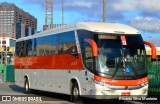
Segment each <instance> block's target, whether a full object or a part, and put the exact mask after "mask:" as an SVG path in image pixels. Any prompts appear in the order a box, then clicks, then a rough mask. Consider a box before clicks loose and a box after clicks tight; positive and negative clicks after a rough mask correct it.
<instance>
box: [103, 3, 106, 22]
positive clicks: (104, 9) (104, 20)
mask: <svg viewBox="0 0 160 104" xmlns="http://www.w3.org/2000/svg"><path fill="white" fill-rule="evenodd" d="M103 22H106V0H103Z"/></svg>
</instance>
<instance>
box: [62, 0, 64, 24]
mask: <svg viewBox="0 0 160 104" xmlns="http://www.w3.org/2000/svg"><path fill="white" fill-rule="evenodd" d="M63 25H64V0H62V26H63Z"/></svg>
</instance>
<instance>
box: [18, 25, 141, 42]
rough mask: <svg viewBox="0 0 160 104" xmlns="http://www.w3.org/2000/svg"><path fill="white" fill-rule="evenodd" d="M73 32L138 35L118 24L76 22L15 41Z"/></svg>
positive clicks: (136, 31) (133, 29)
mask: <svg viewBox="0 0 160 104" xmlns="http://www.w3.org/2000/svg"><path fill="white" fill-rule="evenodd" d="M73 30H88V31H92V32H99V33H114V34H128V35H129V34H135V35H136V34H140V33H139V31H138V30H136V29H135V28H133V27H130V26H127V25H123V24H118V23H105V22H77V23H75V24H70V25H65V26H62V27H58V28H53V29H49V30H46V31H43V32H40V33H36V34H34V35H31V36H27V37H23V38H20V39H17V41H22V40H27V39H32V38H35V37H42V36H47V35H51V34H56V33H62V32H67V31H73Z"/></svg>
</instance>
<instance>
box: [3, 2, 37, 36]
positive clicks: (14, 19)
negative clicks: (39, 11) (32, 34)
mask: <svg viewBox="0 0 160 104" xmlns="http://www.w3.org/2000/svg"><path fill="white" fill-rule="evenodd" d="M17 24H18V25H19V24H24V26H23V27H24V36H27V35H28V34H25V33H27V32H28V28H31V29H32V31H33V30H37V19H36V18H35V17H33V16H32V15H30V14H29V13H27V12H25V11H23V10H22V9H20V8H18V7H17V6H16V5H15V4H12V3H7V2H3V3H0V35H1V37H2V36H7V37H12V38H15V39H17V38H19V37H20V36H17V35H16V32H17V34H18V35H19V34H21V33H22V32H20V31H17V30H19V26H17ZM21 27H22V26H21ZM21 29H22V28H20V30H21ZM21 35H22V34H21Z"/></svg>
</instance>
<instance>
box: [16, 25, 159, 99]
mask: <svg viewBox="0 0 160 104" xmlns="http://www.w3.org/2000/svg"><path fill="white" fill-rule="evenodd" d="M144 44H146V45H149V46H150V47H151V49H152V58H153V59H154V58H155V57H156V51H155V47H154V45H153V44H151V43H149V42H146V41H143V39H142V37H141V34H140V33H139V31H138V30H136V29H134V28H132V27H130V26H127V25H122V24H116V23H103V22H78V23H75V24H71V25H66V26H63V27H59V28H53V29H50V30H46V31H44V32H41V33H36V34H34V35H32V36H28V37H23V38H20V39H17V40H16V55H15V58H14V62H15V63H14V65H15V80H16V84H17V85H18V86H21V87H24V88H25V92H26V93H29V92H30V91H31V90H32V89H35V90H43V91H49V92H56V93H62V94H67V95H71V98H72V101H77V100H78V99H79V97H80V96H84V97H91V98H96V99H118V96H132V95H142V96H147V92H148V77H147V60H146V51H145V46H144ZM100 95H101V96H100ZM108 95H111V96H108ZM112 95H113V96H112Z"/></svg>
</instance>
